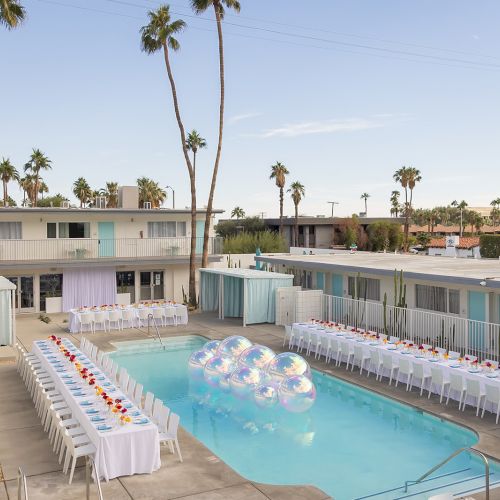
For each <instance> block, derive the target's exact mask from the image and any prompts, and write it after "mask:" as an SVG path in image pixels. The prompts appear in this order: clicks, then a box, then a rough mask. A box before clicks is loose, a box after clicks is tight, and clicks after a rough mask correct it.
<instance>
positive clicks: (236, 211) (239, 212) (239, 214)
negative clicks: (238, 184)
mask: <svg viewBox="0 0 500 500" xmlns="http://www.w3.org/2000/svg"><path fill="white" fill-rule="evenodd" d="M233 217H236V218H237V219H243V218H245V211H244V210H243V209H242V208H241V207H234V208H233V210H232V212H231V219H232V218H233Z"/></svg>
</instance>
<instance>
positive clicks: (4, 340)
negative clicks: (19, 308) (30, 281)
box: [0, 276, 17, 346]
mask: <svg viewBox="0 0 500 500" xmlns="http://www.w3.org/2000/svg"><path fill="white" fill-rule="evenodd" d="M16 288H17V287H16V285H14V283H12V282H10V281H9V280H8V279H7V278H4V277H3V276H0V345H10V346H12V345H14V339H15V338H16Z"/></svg>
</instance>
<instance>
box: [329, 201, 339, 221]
mask: <svg viewBox="0 0 500 500" xmlns="http://www.w3.org/2000/svg"><path fill="white" fill-rule="evenodd" d="M327 203H330V205H331V206H332V219H333V207H334V206H335V205H339V202H338V201H328V202H327Z"/></svg>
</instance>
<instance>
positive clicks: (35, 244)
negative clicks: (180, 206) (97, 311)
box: [0, 237, 222, 266]
mask: <svg viewBox="0 0 500 500" xmlns="http://www.w3.org/2000/svg"><path fill="white" fill-rule="evenodd" d="M190 248H191V238H190V237H182V238H144V239H140V238H118V239H110V240H105V239H90V238H82V239H76V238H64V239H45V240H2V241H1V242H0V264H1V265H4V266H5V265H6V264H21V263H30V264H33V263H38V262H49V263H53V262H75V261H80V262H81V261H106V260H107V261H120V260H124V261H127V260H130V261H134V260H138V259H140V260H147V259H152V260H182V259H185V258H186V257H188V256H189V254H190ZM202 250H203V238H196V254H197V255H198V256H200V258H201V253H202ZM208 253H209V255H218V254H220V253H222V239H221V238H216V237H211V238H209V242H208Z"/></svg>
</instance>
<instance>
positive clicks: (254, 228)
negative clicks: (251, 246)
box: [215, 217, 266, 238]
mask: <svg viewBox="0 0 500 500" xmlns="http://www.w3.org/2000/svg"><path fill="white" fill-rule="evenodd" d="M265 229H266V225H265V224H264V221H263V220H262V219H260V218H259V217H247V218H246V219H240V220H226V221H222V222H219V224H217V225H216V226H215V232H216V233H217V236H221V237H222V238H228V237H231V236H236V235H237V234H238V233H239V232H241V231H243V232H245V233H251V234H254V233H259V232H262V231H265Z"/></svg>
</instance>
